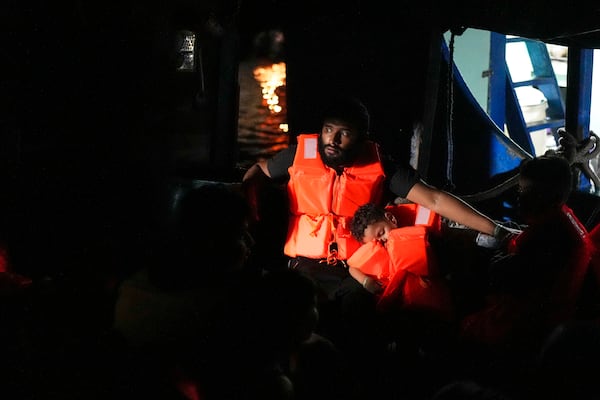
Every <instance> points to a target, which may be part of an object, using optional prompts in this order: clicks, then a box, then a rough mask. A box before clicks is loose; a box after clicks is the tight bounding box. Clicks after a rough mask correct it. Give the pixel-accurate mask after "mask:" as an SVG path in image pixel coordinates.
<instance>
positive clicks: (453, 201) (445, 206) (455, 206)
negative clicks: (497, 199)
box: [406, 182, 497, 235]
mask: <svg viewBox="0 0 600 400" xmlns="http://www.w3.org/2000/svg"><path fill="white" fill-rule="evenodd" d="M406 198H407V199H408V200H410V201H412V202H413V203H417V204H420V205H422V206H424V207H427V208H429V209H430V210H432V211H434V212H436V213H438V214H440V215H441V216H444V217H446V218H448V219H450V220H452V221H455V222H458V223H459V224H462V225H466V226H468V227H469V228H472V229H475V230H477V231H479V232H482V233H485V234H488V235H496V234H497V224H496V222H494V221H493V220H492V219H491V218H489V217H487V216H486V215H484V214H482V213H481V212H479V211H477V210H475V209H474V208H473V207H472V206H470V205H469V204H467V203H466V202H464V201H463V200H461V199H459V198H458V197H456V196H454V195H452V194H450V193H448V192H445V191H443V190H440V189H437V188H434V187H432V186H429V185H427V184H426V183H424V182H417V183H416V184H415V185H414V186H413V187H412V188H411V189H410V191H409V192H408V194H407V196H406Z"/></svg>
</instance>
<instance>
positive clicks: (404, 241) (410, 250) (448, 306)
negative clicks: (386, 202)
mask: <svg viewBox="0 0 600 400" xmlns="http://www.w3.org/2000/svg"><path fill="white" fill-rule="evenodd" d="M392 207H393V209H392ZM392 207H387V209H388V210H389V211H391V212H392V213H393V214H394V215H395V216H398V215H403V216H404V217H408V216H409V215H412V216H413V217H412V218H413V223H415V222H418V224H416V225H414V226H403V227H399V228H396V229H393V230H391V231H390V232H389V234H388V240H387V242H386V245H385V247H384V246H383V245H382V244H380V243H379V242H378V241H372V242H369V243H365V244H364V245H362V246H361V247H360V248H359V249H358V250H357V251H356V252H355V253H354V254H353V255H352V257H350V259H348V265H349V266H350V267H353V268H358V269H359V270H361V271H362V272H363V273H365V274H367V275H370V276H373V277H375V278H377V280H378V281H380V282H381V283H382V284H383V285H384V287H385V289H384V292H383V294H382V295H381V297H380V298H379V301H378V309H379V310H380V311H381V312H389V311H394V310H407V309H408V310H422V311H426V312H428V313H432V314H434V315H437V316H438V317H440V318H442V319H446V320H450V319H451V318H453V316H454V306H453V302H452V296H451V292H450V289H449V287H448V286H447V285H446V283H445V282H444V281H443V277H442V276H440V273H439V271H438V267H437V263H436V261H435V257H434V254H433V253H432V249H431V247H430V244H429V239H428V235H429V233H431V232H433V231H437V229H439V222H440V219H439V215H437V214H435V213H433V212H429V213H427V214H428V218H427V219H421V217H422V215H421V217H418V216H419V213H418V212H417V210H418V209H419V208H420V206H417V205H416V204H402V205H398V206H392ZM422 211H429V210H427V209H424V210H422ZM415 216H416V217H418V218H419V219H417V220H416V221H415V220H414V218H415ZM406 221H407V220H406V219H404V220H403V222H401V223H405V222H406Z"/></svg>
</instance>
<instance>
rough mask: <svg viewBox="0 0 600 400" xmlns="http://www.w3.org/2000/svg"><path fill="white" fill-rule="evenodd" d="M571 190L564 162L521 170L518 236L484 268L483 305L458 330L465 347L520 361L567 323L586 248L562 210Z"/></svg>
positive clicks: (542, 159) (540, 161) (544, 159)
mask: <svg viewBox="0 0 600 400" xmlns="http://www.w3.org/2000/svg"><path fill="white" fill-rule="evenodd" d="M571 188H572V177H571V169H570V166H569V164H568V162H567V161H566V160H565V159H564V158H562V157H557V156H539V157H536V158H534V159H531V160H524V161H523V162H522V164H521V167H520V176H519V191H520V193H519V213H520V215H521V218H522V220H523V222H524V225H523V228H524V229H523V232H522V233H520V234H519V235H518V236H516V237H515V238H513V239H512V240H511V241H510V242H509V243H508V249H507V251H506V252H504V253H502V254H498V255H497V256H496V257H495V258H494V259H493V260H492V264H491V266H490V270H489V292H488V299H487V305H486V306H484V308H483V309H481V310H479V311H476V312H474V313H472V314H470V315H467V316H466V317H465V318H464V319H463V321H462V323H461V329H460V335H461V339H462V340H464V341H465V343H469V344H475V345H481V346H483V347H482V348H486V349H491V350H493V351H496V352H498V353H499V354H500V353H501V354H502V356H504V357H506V356H515V357H518V358H519V359H520V360H527V359H528V357H530V356H532V355H534V353H535V351H536V349H538V348H539V346H540V345H541V342H542V340H543V338H544V337H545V336H546V335H547V334H548V333H549V332H550V331H551V330H552V329H553V328H554V327H555V326H556V325H557V324H559V323H562V322H565V321H568V320H571V319H573V318H574V317H575V311H576V304H577V301H578V299H579V296H580V293H581V288H582V283H583V278H584V276H585V274H586V272H587V269H588V265H589V263H590V258H591V254H592V245H591V241H590V239H589V237H588V233H587V231H586V229H585V228H584V226H583V225H582V224H581V222H580V221H579V220H578V219H577V217H576V216H575V214H574V213H573V211H572V210H571V209H570V208H569V207H567V205H566V201H567V199H568V197H569V194H570V192H571Z"/></svg>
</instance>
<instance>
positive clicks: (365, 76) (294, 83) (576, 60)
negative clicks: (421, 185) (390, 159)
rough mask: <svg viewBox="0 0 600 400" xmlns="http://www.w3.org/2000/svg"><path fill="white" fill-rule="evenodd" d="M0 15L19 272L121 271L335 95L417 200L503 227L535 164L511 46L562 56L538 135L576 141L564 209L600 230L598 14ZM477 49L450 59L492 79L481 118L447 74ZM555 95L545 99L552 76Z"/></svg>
mask: <svg viewBox="0 0 600 400" xmlns="http://www.w3.org/2000/svg"><path fill="white" fill-rule="evenodd" d="M2 8H3V10H4V11H3V12H2V16H3V26H4V29H3V45H2V52H1V53H0V56H1V60H2V64H3V65H4V67H5V68H4V69H3V70H4V72H3V74H2V78H1V81H2V99H3V102H2V116H3V118H2V132H1V135H0V163H1V165H0V171H1V172H0V176H1V178H2V181H1V182H0V183H1V184H2V191H1V193H2V195H1V196H0V221H2V226H0V229H1V232H0V233H1V234H2V235H3V239H4V240H5V241H6V242H8V243H9V244H10V245H11V248H12V249H14V250H13V254H14V258H15V261H16V262H17V263H18V264H19V265H20V266H21V268H22V270H23V272H25V273H28V274H31V275H40V276H43V275H46V274H49V273H52V272H55V271H62V270H68V271H75V270H77V271H80V270H81V265H83V264H85V265H91V266H90V267H87V268H89V271H87V272H85V273H90V271H97V270H101V269H102V268H104V267H103V266H104V265H108V264H110V265H115V261H117V262H116V264H121V265H123V264H127V263H128V261H129V260H130V258H132V257H134V256H133V255H132V254H134V253H135V250H133V249H138V248H137V247H136V246H140V247H141V243H140V242H143V240H144V239H142V238H144V237H145V235H150V234H151V233H150V232H151V231H152V229H153V224H154V223H155V221H154V220H155V219H160V218H163V217H164V218H166V215H167V214H168V212H169V208H168V207H165V204H172V202H173V201H174V200H173V198H174V197H176V194H177V193H178V191H180V190H185V188H187V187H190V186H193V185H195V184H199V183H202V182H206V181H208V182H226V183H236V182H239V181H240V179H241V176H242V174H243V172H244V171H245V169H246V168H248V166H249V165H252V163H254V162H255V161H257V160H258V159H261V158H265V157H269V156H271V155H272V154H274V152H276V151H277V150H280V149H282V148H284V147H285V146H287V145H288V144H290V143H293V142H294V140H295V137H296V135H298V134H299V133H302V132H314V131H316V130H318V129H320V127H319V125H318V124H319V120H318V110H319V109H320V108H321V107H322V106H323V105H324V104H325V103H326V102H327V101H328V99H329V98H330V97H331V96H332V95H337V94H339V93H341V92H348V93H353V94H355V95H358V96H359V97H360V98H361V99H362V100H363V101H364V103H365V104H366V105H367V106H368V108H369V110H370V112H371V128H370V134H371V137H372V138H373V139H374V140H376V141H378V142H380V143H381V144H382V145H383V146H384V147H385V148H386V150H387V151H388V152H389V153H390V154H392V155H393V156H394V157H396V158H398V159H401V160H406V161H408V160H411V162H412V163H413V165H414V166H415V167H416V168H417V169H418V171H419V172H420V173H421V174H422V176H423V177H424V178H425V180H426V181H427V182H428V183H430V184H432V185H435V186H438V187H440V188H444V189H446V190H449V191H451V192H452V193H454V194H456V195H458V196H462V197H463V198H464V199H466V200H468V201H469V202H471V203H473V204H476V205H477V206H478V207H479V208H480V209H482V210H483V211H485V212H488V213H489V214H490V215H491V216H493V217H495V218H498V219H505V220H510V219H511V218H512V217H513V215H512V214H511V212H512V211H511V210H512V207H513V206H514V204H512V203H511V202H513V201H514V178H515V175H516V168H517V167H518V165H519V163H520V161H521V160H523V159H525V158H530V157H532V156H534V155H535V149H534V147H533V145H532V139H531V137H530V136H529V133H530V130H528V129H527V128H528V127H527V123H526V122H524V120H523V115H522V109H520V108H519V107H518V104H517V107H515V101H514V97H511V94H512V93H514V92H513V91H512V89H514V87H513V85H512V82H511V81H510V77H509V76H508V75H507V72H506V71H507V70H506V63H505V62H504V59H503V57H502V55H503V54H504V52H503V51H504V50H505V45H507V43H508V42H509V41H510V40H512V39H513V38H522V39H527V40H531V42H535V43H538V42H543V43H545V44H549V45H556V46H561V47H563V48H565V49H567V50H568V61H567V63H568V75H567V76H566V78H565V79H566V81H567V88H568V90H565V89H564V88H563V90H562V92H560V96H559V97H557V96H555V97H552V96H551V95H550V94H548V93H545V94H547V96H546V101H547V102H548V109H549V110H550V107H551V106H557V105H558V108H557V109H558V110H559V111H558V112H559V114H557V115H554V116H552V115H550V116H548V117H547V118H546V116H545V115H544V117H543V119H544V120H546V119H548V120H550V119H553V120H554V119H556V120H558V121H559V122H558V123H555V124H554V125H552V126H551V125H550V124H546V125H547V126H546V127H544V128H542V129H544V132H545V134H546V133H547V134H549V135H550V136H552V137H553V138H555V139H557V142H556V144H557V145H558V144H559V141H558V139H560V137H559V136H560V135H561V134H563V135H564V134H565V132H566V135H569V136H568V137H567V138H571V139H573V140H574V142H573V140H572V141H571V145H570V146H571V147H570V149H571V150H573V149H574V151H575V153H576V155H575V156H573V157H574V158H573V160H572V161H573V166H574V169H575V170H576V171H577V174H578V182H577V188H575V189H576V190H574V200H573V208H574V209H575V210H576V211H577V212H578V213H580V215H581V217H580V219H581V220H582V221H585V222H586V225H587V226H588V227H591V226H594V225H595V224H596V223H597V222H598V221H600V218H599V217H598V216H597V212H598V209H599V208H598V205H599V204H598V198H597V192H598V187H596V186H597V185H596V184H597V182H598V180H597V176H596V175H595V172H594V168H592V167H590V165H592V164H593V163H594V161H595V159H594V157H595V155H596V154H597V151H596V142H595V140H596V138H595V135H594V134H593V133H592V132H590V125H589V120H590V112H591V111H590V90H591V89H590V87H589V85H590V83H591V66H592V63H591V60H592V57H591V56H592V52H593V50H594V49H598V48H600V29H598V20H599V17H600V15H599V14H600V10H599V9H598V8H597V7H596V6H595V5H594V4H593V3H590V2H583V1H571V2H565V3H564V4H561V5H560V7H550V6H548V4H547V2H542V1H537V0H529V1H525V2H523V1H501V2H499V1H478V2H473V1H455V2H431V1H424V2H403V3H402V4H399V5H396V6H392V4H390V3H388V2H379V1H368V2H367V1H361V0H355V1H354V0H353V1H338V0H335V1H327V2H322V1H308V2H307V1H302V2H300V1H291V0H268V1H256V0H236V1H229V0H227V1H224V0H218V1H217V0H214V1H202V2H200V1H190V0H178V1H171V2H137V1H124V2H118V3H115V4H108V3H106V2H99V1H91V2H89V1H67V2H61V3H60V4H58V3H56V4H55V3H47V4H41V3H39V4H38V3H33V4H30V3H27V4H24V3H21V2H17V1H12V0H11V1H8V2H5V4H4V5H3V7H2ZM473 30H479V31H485V32H487V36H486V39H485V43H486V46H487V47H485V46H484V47H483V49H484V50H481V48H476V47H473V48H469V47H466V50H465V48H464V47H463V48H462V50H463V51H466V53H467V54H470V53H471V54H474V53H479V55H480V56H482V57H483V58H484V59H486V60H487V61H489V68H484V69H482V70H479V71H478V72H477V73H478V74H479V75H480V77H481V79H482V80H484V81H485V82H487V85H486V90H488V92H487V104H483V105H481V104H480V103H479V102H478V101H477V100H475V98H474V95H473V93H472V92H471V90H470V88H469V86H468V85H467V83H466V81H465V77H464V76H463V71H461V70H459V68H457V63H455V57H456V56H457V53H458V50H457V51H455V47H456V48H457V47H459V46H460V41H461V37H462V35H463V34H465V32H469V31H473ZM498 38H500V40H503V41H501V42H494V40H498ZM498 43H500V44H501V47H500V48H498V47H494V46H497V44H498ZM533 47H534V45H531V47H530V46H529V45H528V48H533ZM498 49H500V50H498ZM544 49H546V47H544ZM496 50H498V51H500V52H499V53H496V52H494V51H496ZM492 54H496V55H497V54H500V55H501V58H500V60H501V61H502V62H498V58H494V57H492V56H491V55H492ZM543 55H544V56H547V54H545V53H544V54H543ZM493 60H494V62H492V61H493ZM487 61H486V62H487ZM538 61H539V60H537V61H536V62H538ZM539 62H541V61H539ZM547 78H554V79H555V80H554V81H553V82H551V83H553V85H554V88H556V76H555V74H554V72H553V71H552V73H551V74H550V76H549V77H547ZM540 87H541V86H540ZM555 93H556V92H555ZM511 99H512V100H511ZM511 101H512V102H511ZM553 102H554V103H553ZM567 142H568V140H566V139H564V140H563V141H562V143H563V145H564V144H567ZM590 163H592V164H590ZM169 202H171V203H169ZM157 215H158V216H159V217H158V218H157ZM124 247H127V248H128V250H123V248H124ZM65 248H67V249H69V250H68V251H65ZM81 273H84V272H81ZM91 273H94V272H91Z"/></svg>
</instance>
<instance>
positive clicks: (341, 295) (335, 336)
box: [288, 257, 377, 349]
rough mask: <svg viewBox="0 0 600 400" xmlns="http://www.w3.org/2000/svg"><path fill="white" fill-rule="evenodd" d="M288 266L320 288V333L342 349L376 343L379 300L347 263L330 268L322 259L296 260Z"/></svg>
mask: <svg viewBox="0 0 600 400" xmlns="http://www.w3.org/2000/svg"><path fill="white" fill-rule="evenodd" d="M288 266H289V268H293V269H296V270H297V271H298V272H300V273H301V274H302V275H304V276H307V277H308V278H310V279H311V280H312V281H313V282H314V283H315V285H316V287H317V299H318V310H319V326H318V328H317V333H319V334H321V335H323V336H325V337H327V338H328V339H330V340H332V341H333V342H334V343H335V344H336V345H337V346H338V347H340V348H342V349H344V348H352V347H355V346H356V345H358V344H359V343H363V345H364V344H365V341H366V342H371V341H372V340H374V336H373V335H375V334H376V332H375V329H376V326H377V323H376V320H377V316H376V312H375V305H376V298H375V296H374V295H373V294H371V293H369V292H368V291H367V290H366V289H364V288H363V287H362V285H361V284H360V283H359V282H357V281H356V280H355V279H354V278H353V277H352V276H351V275H350V273H349V272H348V268H347V266H346V264H345V263H344V262H342V261H338V262H337V263H336V264H335V265H328V264H327V263H326V262H324V261H323V262H321V260H318V259H310V258H305V257H296V258H292V259H290V260H289V263H288ZM371 344H372V343H371Z"/></svg>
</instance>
